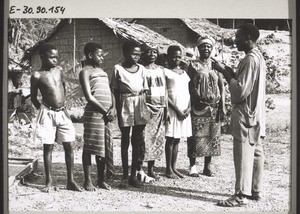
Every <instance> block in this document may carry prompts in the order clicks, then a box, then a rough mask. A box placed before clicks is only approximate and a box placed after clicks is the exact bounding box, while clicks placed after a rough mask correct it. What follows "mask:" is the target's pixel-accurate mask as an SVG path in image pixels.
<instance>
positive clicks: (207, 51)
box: [197, 37, 214, 59]
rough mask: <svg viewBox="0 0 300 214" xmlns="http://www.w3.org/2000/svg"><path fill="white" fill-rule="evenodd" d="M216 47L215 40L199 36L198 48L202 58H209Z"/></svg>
mask: <svg viewBox="0 0 300 214" xmlns="http://www.w3.org/2000/svg"><path fill="white" fill-rule="evenodd" d="M213 47H214V41H213V39H212V38H209V37H199V39H198V41H197V48H198V51H199V54H200V58H201V59H208V58H209V57H210V55H211V52H212V49H213Z"/></svg>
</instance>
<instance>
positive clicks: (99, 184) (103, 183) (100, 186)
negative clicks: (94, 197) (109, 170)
mask: <svg viewBox="0 0 300 214" xmlns="http://www.w3.org/2000/svg"><path fill="white" fill-rule="evenodd" d="M98 187H99V188H102V189H107V190H111V186H109V185H108V184H107V183H105V182H104V181H99V182H98Z"/></svg>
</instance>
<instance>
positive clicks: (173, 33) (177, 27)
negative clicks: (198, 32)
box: [136, 19, 197, 47]
mask: <svg viewBox="0 0 300 214" xmlns="http://www.w3.org/2000/svg"><path fill="white" fill-rule="evenodd" d="M136 23H137V24H141V25H144V26H146V27H148V28H150V29H151V30H153V31H155V32H157V33H159V34H161V35H163V36H164V37H166V38H168V39H171V40H176V41H177V42H179V43H181V44H182V45H184V46H185V47H191V46H193V45H194V44H195V43H196V41H197V36H195V35H194V34H193V33H192V31H191V30H190V29H188V28H187V27H186V25H185V24H184V23H183V22H182V21H180V20H179V19H137V20H136Z"/></svg>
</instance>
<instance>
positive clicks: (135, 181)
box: [128, 177, 144, 188]
mask: <svg viewBox="0 0 300 214" xmlns="http://www.w3.org/2000/svg"><path fill="white" fill-rule="evenodd" d="M128 184H129V185H130V186H132V187H136V188H141V187H143V186H144V185H143V183H142V182H140V181H139V180H138V179H136V178H132V177H131V178H129V182H128Z"/></svg>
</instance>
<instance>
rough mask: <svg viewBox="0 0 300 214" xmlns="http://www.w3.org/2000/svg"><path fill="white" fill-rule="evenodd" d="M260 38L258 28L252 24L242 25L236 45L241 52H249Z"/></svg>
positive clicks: (237, 33)
mask: <svg viewBox="0 0 300 214" xmlns="http://www.w3.org/2000/svg"><path fill="white" fill-rule="evenodd" d="M258 38H259V30H258V28H257V27H256V26H255V25H253V24H250V23H247V24H244V25H241V26H240V27H238V30H237V31H236V34H235V40H234V43H235V44H236V46H237V48H238V50H239V51H249V50H250V49H252V48H253V46H254V44H255V43H256V41H257V39H258Z"/></svg>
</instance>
